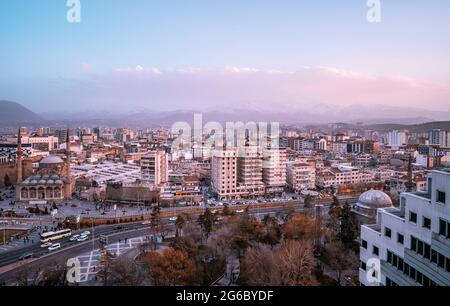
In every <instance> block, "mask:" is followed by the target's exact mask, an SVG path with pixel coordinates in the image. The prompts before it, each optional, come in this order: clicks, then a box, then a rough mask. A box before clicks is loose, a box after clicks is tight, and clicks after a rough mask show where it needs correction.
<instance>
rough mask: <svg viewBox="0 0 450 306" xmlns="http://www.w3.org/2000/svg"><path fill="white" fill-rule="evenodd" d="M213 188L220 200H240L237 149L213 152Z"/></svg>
mask: <svg viewBox="0 0 450 306" xmlns="http://www.w3.org/2000/svg"><path fill="white" fill-rule="evenodd" d="M211 187H212V189H213V191H214V192H215V193H216V194H217V197H218V198H219V199H220V200H230V199H236V198H239V196H240V192H239V191H238V186H237V151H236V149H222V150H214V151H213V152H212V158H211Z"/></svg>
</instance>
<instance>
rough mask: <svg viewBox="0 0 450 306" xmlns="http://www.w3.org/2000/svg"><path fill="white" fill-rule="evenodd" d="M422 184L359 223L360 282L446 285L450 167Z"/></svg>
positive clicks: (448, 277)
mask: <svg viewBox="0 0 450 306" xmlns="http://www.w3.org/2000/svg"><path fill="white" fill-rule="evenodd" d="M426 185H427V190H426V191H424V192H412V193H402V194H401V197H400V207H399V208H394V207H390V208H382V209H378V211H377V222H376V224H373V225H363V226H361V247H360V261H361V265H360V271H359V272H360V275H359V278H360V281H361V284H362V285H365V286H380V285H381V286H449V285H450V169H448V168H447V169H445V170H443V171H433V172H431V173H429V175H428V176H427V184H426Z"/></svg>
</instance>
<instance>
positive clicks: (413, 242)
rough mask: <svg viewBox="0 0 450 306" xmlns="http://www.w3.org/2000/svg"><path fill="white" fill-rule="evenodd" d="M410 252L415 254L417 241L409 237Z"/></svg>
mask: <svg viewBox="0 0 450 306" xmlns="http://www.w3.org/2000/svg"><path fill="white" fill-rule="evenodd" d="M411 250H412V251H414V252H417V239H416V238H415V237H412V236H411Z"/></svg>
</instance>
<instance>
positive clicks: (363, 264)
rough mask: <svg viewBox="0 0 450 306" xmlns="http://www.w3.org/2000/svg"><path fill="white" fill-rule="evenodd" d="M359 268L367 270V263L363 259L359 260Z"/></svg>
mask: <svg viewBox="0 0 450 306" xmlns="http://www.w3.org/2000/svg"><path fill="white" fill-rule="evenodd" d="M361 269H362V270H364V271H366V270H367V265H366V263H365V262H364V261H361Z"/></svg>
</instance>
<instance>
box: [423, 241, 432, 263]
mask: <svg viewBox="0 0 450 306" xmlns="http://www.w3.org/2000/svg"><path fill="white" fill-rule="evenodd" d="M423 257H425V258H426V259H428V260H430V259H431V246H430V245H429V244H426V243H425V252H424V254H423Z"/></svg>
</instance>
